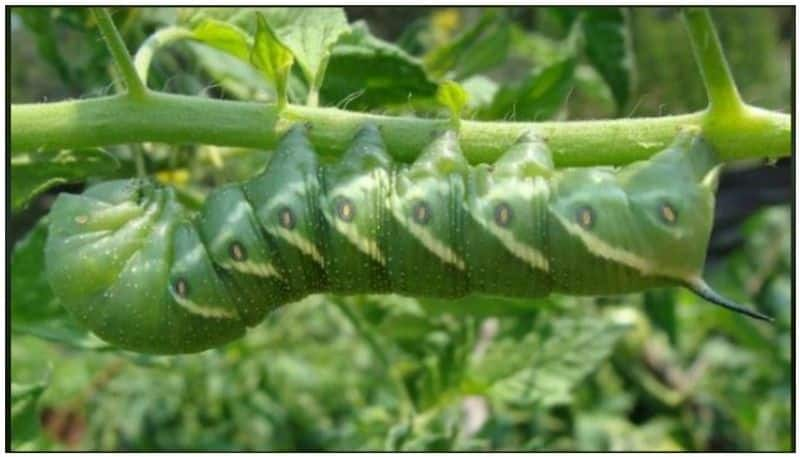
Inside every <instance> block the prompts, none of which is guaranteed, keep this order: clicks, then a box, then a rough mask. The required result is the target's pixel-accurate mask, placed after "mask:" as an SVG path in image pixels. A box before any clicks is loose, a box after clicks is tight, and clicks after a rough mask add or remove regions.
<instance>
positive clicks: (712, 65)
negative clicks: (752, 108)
mask: <svg viewBox="0 0 800 457" xmlns="http://www.w3.org/2000/svg"><path fill="white" fill-rule="evenodd" d="M683 17H684V21H685V23H686V28H687V29H688V31H689V38H690V39H691V42H692V51H693V52H694V57H695V60H696V61H697V64H698V65H699V66H700V74H701V76H702V77H703V82H704V83H705V86H706V93H707V94H708V104H709V109H710V111H711V112H712V113H715V114H716V113H719V114H720V115H734V116H735V115H738V114H739V113H740V111H741V109H742V108H743V107H744V103H743V102H742V99H741V97H740V96H739V91H738V90H737V88H736V82H735V81H734V80H733V75H732V74H731V70H730V68H729V67H728V61H727V60H726V59H725V54H724V53H723V52H722V45H721V44H720V41H719V37H718V36H717V31H716V29H715V28H714V23H713V22H712V21H711V14H710V13H709V11H708V8H686V9H684V10H683Z"/></svg>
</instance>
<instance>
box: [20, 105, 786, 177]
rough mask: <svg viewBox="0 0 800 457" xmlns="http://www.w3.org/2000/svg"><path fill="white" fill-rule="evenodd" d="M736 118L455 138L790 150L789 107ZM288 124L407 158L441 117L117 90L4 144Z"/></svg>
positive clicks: (184, 138) (479, 155) (490, 142)
mask: <svg viewBox="0 0 800 457" xmlns="http://www.w3.org/2000/svg"><path fill="white" fill-rule="evenodd" d="M746 108H747V109H746V110H745V111H744V115H742V116H740V117H738V118H737V119H736V122H718V121H716V120H715V119H714V118H713V117H709V115H708V112H707V111H699V112H695V113H690V114H683V115H677V116H662V117H653V118H634V119H614V120H589V121H566V122H479V121H467V120H463V121H462V122H461V128H460V143H461V147H462V150H463V151H464V154H465V155H466V157H467V159H468V160H469V161H470V162H472V163H478V162H492V161H494V160H496V159H497V158H498V157H499V156H500V155H501V154H502V153H503V152H504V151H505V150H506V149H508V148H509V147H510V146H511V145H512V144H513V143H514V142H515V141H516V140H517V139H518V138H519V137H520V136H521V135H522V134H523V133H524V132H527V131H533V132H535V133H537V134H539V135H541V136H542V138H543V139H544V140H545V141H546V142H547V144H548V145H549V146H550V148H551V150H552V151H553V157H554V161H555V163H556V165H558V166H562V167H564V166H585V165H621V164H625V163H629V162H632V161H635V160H640V159H646V158H648V157H649V156H651V155H652V154H654V153H655V152H657V151H658V150H660V149H662V148H663V147H665V146H667V145H668V144H669V143H670V142H671V141H672V139H673V138H674V137H675V135H676V134H677V133H678V131H679V130H681V129H682V128H686V127H701V128H703V129H704V133H705V135H706V137H707V138H708V140H709V141H710V142H711V143H712V144H713V145H714V146H715V148H716V149H717V152H718V154H719V155H720V157H721V158H722V159H724V160H733V159H742V158H765V157H781V156H786V155H789V154H790V151H791V122H790V116H789V115H788V114H783V113H777V112H773V111H767V110H762V109H758V108H753V107H746ZM294 122H306V123H308V124H309V126H310V127H311V129H310V130H311V131H310V136H311V141H312V143H313V144H314V145H315V147H317V149H318V150H319V151H320V152H321V153H323V154H336V153H341V151H343V150H345V149H346V147H347V146H348V144H349V143H350V141H351V140H352V138H353V135H354V134H355V133H356V131H357V130H358V129H359V127H361V126H362V125H363V124H364V123H367V122H372V123H375V124H376V125H377V126H379V127H380V129H381V131H382V133H383V137H384V141H385V142H386V145H387V149H388V150H389V152H390V153H391V154H392V155H393V156H394V157H396V158H397V159H398V160H400V161H404V162H409V161H411V160H413V159H414V158H415V157H416V156H417V155H418V154H419V152H420V151H421V150H422V148H423V147H424V146H425V145H426V144H427V143H428V142H430V140H431V138H432V137H433V136H434V135H435V134H436V133H437V132H439V131H441V130H442V129H446V128H448V127H449V126H450V121H449V120H448V119H423V118H414V117H390V116H382V115H376V114H367V113H357V112H351V111H343V110H339V109H335V108H316V107H307V106H298V105H287V107H286V108H285V109H284V110H283V111H281V112H280V113H279V111H278V109H277V107H276V105H275V104H264V103H255V102H237V101H223V100H213V99H207V98H202V97H194V96H184V95H173V94H165V93H160V92H151V93H150V94H149V95H148V96H147V97H146V98H144V99H134V98H132V97H128V96H123V95H116V96H111V97H100V98H94V99H88V100H70V101H62V102H56V103H42V104H19V105H12V106H11V150H12V153H13V152H26V151H34V150H38V149H66V148H82V147H102V146H107V145H113V144H124V143H140V142H148V141H149V142H161V143H168V144H185V143H203V144H213V145H220V146H236V147H250V148H269V147H272V146H273V145H274V144H275V143H276V141H277V140H278V138H280V136H281V135H282V134H283V133H284V132H285V131H286V130H287V129H288V128H289V126H290V125H291V124H293V123H294Z"/></svg>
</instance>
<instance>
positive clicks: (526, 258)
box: [463, 203, 550, 272]
mask: <svg viewBox="0 0 800 457" xmlns="http://www.w3.org/2000/svg"><path fill="white" fill-rule="evenodd" d="M463 207H464V210H465V211H467V212H469V213H471V214H474V213H473V212H472V210H471V208H470V207H469V205H467V204H466V203H464V205H463ZM474 218H475V220H476V221H478V223H479V224H480V225H481V226H482V227H483V228H485V229H486V230H488V231H489V232H490V233H491V234H492V235H494V236H495V237H496V238H497V239H498V240H499V241H500V243H501V244H502V245H503V246H504V247H505V248H506V249H507V250H508V252H510V253H511V254H513V255H514V256H515V257H517V258H519V259H520V260H522V261H523V262H525V263H527V264H528V265H530V266H531V267H533V268H535V269H538V270H543V271H545V272H548V271H550V262H549V261H548V260H547V257H545V255H544V254H542V252H541V251H540V250H538V249H536V248H534V247H533V246H528V245H527V244H525V243H523V242H522V241H519V240H518V239H517V237H516V236H514V232H512V231H510V230H508V229H504V228H501V227H497V226H496V225H492V224H489V223H487V222H486V221H485V220H483V218H481V217H480V215H476V216H474Z"/></svg>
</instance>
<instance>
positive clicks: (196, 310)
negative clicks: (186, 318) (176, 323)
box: [169, 288, 236, 319]
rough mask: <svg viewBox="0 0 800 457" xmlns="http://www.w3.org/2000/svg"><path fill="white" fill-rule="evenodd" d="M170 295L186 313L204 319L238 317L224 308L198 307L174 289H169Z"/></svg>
mask: <svg viewBox="0 0 800 457" xmlns="http://www.w3.org/2000/svg"><path fill="white" fill-rule="evenodd" d="M169 292H170V295H172V298H173V299H174V300H175V302H176V303H177V304H178V305H179V306H180V307H181V308H183V309H185V310H186V311H188V312H190V313H192V314H197V315H200V316H203V317H208V318H218V319H233V318H235V317H236V313H235V312H233V311H229V310H226V309H222V308H209V307H207V306H203V305H198V304H197V303H195V302H193V301H192V300H189V299H188V298H183V297H181V296H180V295H178V294H177V293H175V291H174V290H172V288H170V289H169Z"/></svg>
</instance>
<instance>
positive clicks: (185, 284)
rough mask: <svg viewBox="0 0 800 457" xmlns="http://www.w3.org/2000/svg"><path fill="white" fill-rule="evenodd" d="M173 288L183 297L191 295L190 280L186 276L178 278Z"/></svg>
mask: <svg viewBox="0 0 800 457" xmlns="http://www.w3.org/2000/svg"><path fill="white" fill-rule="evenodd" d="M172 289H173V290H174V291H175V293H176V294H178V296H179V297H181V298H186V297H188V296H189V281H187V280H186V279H185V278H178V279H176V280H175V281H174V282H173V283H172Z"/></svg>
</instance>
